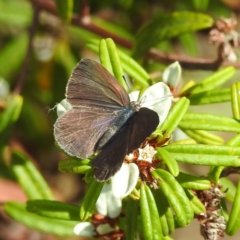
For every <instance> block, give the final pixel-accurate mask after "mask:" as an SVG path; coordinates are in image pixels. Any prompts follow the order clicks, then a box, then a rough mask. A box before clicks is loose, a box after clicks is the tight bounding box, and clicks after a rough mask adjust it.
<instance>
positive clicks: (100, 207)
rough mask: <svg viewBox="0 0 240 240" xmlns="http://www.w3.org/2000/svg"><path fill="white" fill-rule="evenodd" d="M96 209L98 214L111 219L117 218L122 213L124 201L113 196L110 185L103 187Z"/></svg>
mask: <svg viewBox="0 0 240 240" xmlns="http://www.w3.org/2000/svg"><path fill="white" fill-rule="evenodd" d="M96 208H97V211H98V213H100V214H101V215H103V216H109V217H110V218H116V217H117V216H118V215H119V214H120V213H121V210H122V201H121V200H120V199H117V198H116V197H115V196H114V195H113V193H112V189H111V185H110V184H105V185H104V186H103V189H102V192H101V193H100V196H99V198H98V200H97V203H96Z"/></svg>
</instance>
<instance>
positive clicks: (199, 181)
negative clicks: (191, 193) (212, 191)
mask: <svg viewBox="0 0 240 240" xmlns="http://www.w3.org/2000/svg"><path fill="white" fill-rule="evenodd" d="M176 180H177V181H178V182H179V184H180V185H181V186H182V187H184V188H187V189H193V190H205V189H209V188H210V187H211V182H210V181H209V180H207V179H204V178H203V177H197V176H193V175H190V174H187V173H183V172H180V173H179V175H178V176H177V177H176Z"/></svg>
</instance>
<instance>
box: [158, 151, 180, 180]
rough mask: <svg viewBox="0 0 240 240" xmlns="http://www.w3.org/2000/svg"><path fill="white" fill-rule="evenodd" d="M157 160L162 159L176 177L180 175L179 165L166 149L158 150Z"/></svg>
mask: <svg viewBox="0 0 240 240" xmlns="http://www.w3.org/2000/svg"><path fill="white" fill-rule="evenodd" d="M155 157H156V158H158V159H161V160H163V161H164V163H165V164H166V165H167V167H168V170H169V172H170V173H171V174H172V175H173V176H174V177H176V176H177V175H178V174H179V167H178V163H177V162H176V160H175V159H174V158H172V156H171V155H170V154H169V153H168V151H166V150H165V149H164V148H157V154H156V155H155Z"/></svg>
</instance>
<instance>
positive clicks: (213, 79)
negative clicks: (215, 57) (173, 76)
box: [183, 66, 236, 95]
mask: <svg viewBox="0 0 240 240" xmlns="http://www.w3.org/2000/svg"><path fill="white" fill-rule="evenodd" d="M235 72H236V70H235V69H234V67H232V66H230V67H226V68H223V69H220V70H219V71H217V72H215V73H214V74H212V75H211V76H209V77H208V78H206V79H204V80H202V81H200V82H198V83H197V84H195V85H194V86H193V87H191V88H188V89H187V90H186V91H185V92H184V93H183V95H185V94H186V93H190V94H193V93H194V94H196V93H200V92H206V91H209V90H213V89H216V88H217V87H219V86H221V85H223V84H224V83H226V82H227V81H228V80H230V78H231V77H232V76H233V75H234V74H235Z"/></svg>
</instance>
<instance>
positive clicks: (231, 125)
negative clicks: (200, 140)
mask: <svg viewBox="0 0 240 240" xmlns="http://www.w3.org/2000/svg"><path fill="white" fill-rule="evenodd" d="M178 126H179V127H180V128H181V129H186V130H189V129H191V130H199V129H200V130H211V131H223V132H240V123H239V121H238V120H235V119H232V118H230V117H225V116H221V115H214V114H207V113H186V114H185V115H184V116H183V118H182V120H181V122H180V123H179V125H178Z"/></svg>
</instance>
